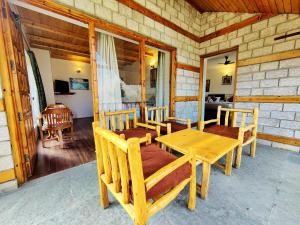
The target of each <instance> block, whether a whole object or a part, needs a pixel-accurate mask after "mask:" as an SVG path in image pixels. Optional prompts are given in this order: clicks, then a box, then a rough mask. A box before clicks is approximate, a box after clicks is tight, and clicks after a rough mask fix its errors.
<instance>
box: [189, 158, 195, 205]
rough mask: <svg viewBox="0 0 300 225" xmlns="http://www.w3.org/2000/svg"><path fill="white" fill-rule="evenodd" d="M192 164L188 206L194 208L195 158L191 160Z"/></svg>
mask: <svg viewBox="0 0 300 225" xmlns="http://www.w3.org/2000/svg"><path fill="white" fill-rule="evenodd" d="M191 164H192V175H191V181H190V187H189V192H190V193H189V202H188V208H189V209H190V210H194V209H195V207H196V159H192V160H191Z"/></svg>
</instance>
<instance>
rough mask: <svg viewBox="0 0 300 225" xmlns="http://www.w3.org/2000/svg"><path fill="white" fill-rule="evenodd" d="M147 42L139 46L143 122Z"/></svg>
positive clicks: (142, 117) (143, 115)
mask: <svg viewBox="0 0 300 225" xmlns="http://www.w3.org/2000/svg"><path fill="white" fill-rule="evenodd" d="M145 51H146V50H145V40H142V41H141V42H140V45H139V53H140V54H139V59H140V76H141V77H140V79H141V104H140V112H141V121H145V111H144V110H145V106H146V62H145V56H146V55H145Z"/></svg>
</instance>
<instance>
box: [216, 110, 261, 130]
mask: <svg viewBox="0 0 300 225" xmlns="http://www.w3.org/2000/svg"><path fill="white" fill-rule="evenodd" d="M221 112H225V123H224V125H225V126H232V127H236V126H237V116H238V113H241V114H242V117H241V122H240V127H245V126H246V116H247V115H249V114H250V115H251V116H252V124H254V125H255V126H256V127H257V124H258V108H254V109H231V108H222V106H218V114H217V124H218V125H220V123H221ZM229 119H231V124H229Z"/></svg>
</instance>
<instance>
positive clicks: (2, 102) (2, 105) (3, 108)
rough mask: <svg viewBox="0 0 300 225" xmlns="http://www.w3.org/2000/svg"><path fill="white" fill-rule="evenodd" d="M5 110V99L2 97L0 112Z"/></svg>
mask: <svg viewBox="0 0 300 225" xmlns="http://www.w3.org/2000/svg"><path fill="white" fill-rule="evenodd" d="M4 111H5V106H4V100H3V99H0V112H4Z"/></svg>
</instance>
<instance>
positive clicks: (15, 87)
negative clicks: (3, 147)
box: [0, 0, 36, 180]
mask: <svg viewBox="0 0 300 225" xmlns="http://www.w3.org/2000/svg"><path fill="white" fill-rule="evenodd" d="M0 2H1V20H0V24H1V26H2V31H3V37H4V43H5V53H6V58H7V67H8V69H9V74H8V76H9V78H10V84H11V90H12V93H11V94H12V97H13V102H14V104H13V105H14V112H15V118H14V119H15V121H16V127H17V133H18V137H19V140H18V142H19V143H20V146H21V148H20V151H21V152H20V154H19V155H20V156H21V160H20V161H21V164H22V165H19V166H21V167H22V169H23V173H24V175H25V177H24V178H25V180H26V178H27V177H30V176H31V175H32V171H33V167H34V161H35V157H36V138H35V132H34V126H33V119H32V111H31V104H30V89H29V83H28V74H27V69H26V62H25V54H24V44H23V38H22V33H21V27H20V25H18V24H17V22H16V20H15V17H14V15H13V13H12V11H11V10H10V7H9V4H8V2H7V1H6V0H0ZM1 51H3V50H2V49H1Z"/></svg>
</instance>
